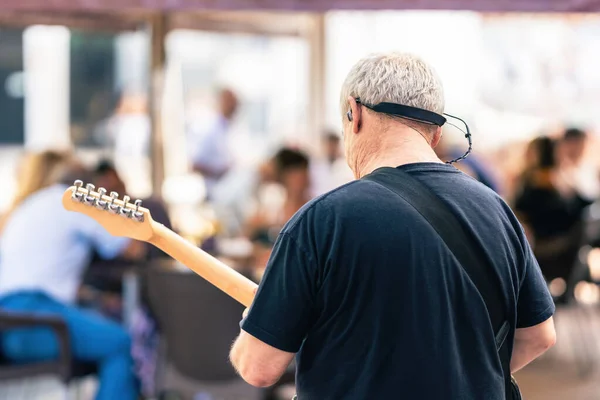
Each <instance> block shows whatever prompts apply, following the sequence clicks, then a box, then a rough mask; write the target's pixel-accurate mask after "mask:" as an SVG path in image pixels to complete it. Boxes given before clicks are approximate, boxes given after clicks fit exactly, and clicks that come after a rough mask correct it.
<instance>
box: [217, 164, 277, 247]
mask: <svg viewBox="0 0 600 400" xmlns="http://www.w3.org/2000/svg"><path fill="white" fill-rule="evenodd" d="M275 182H276V176H275V165H274V163H273V159H272V158H269V159H267V160H266V161H264V162H261V163H259V164H258V166H252V167H248V166H246V167H244V168H242V167H241V166H240V167H238V169H237V170H233V171H230V172H229V173H228V174H227V176H226V177H224V179H223V180H222V181H221V182H220V183H219V185H218V186H217V187H216V188H215V191H214V192H213V198H212V200H213V202H212V203H213V204H212V206H213V208H214V210H215V212H216V213H217V218H218V220H219V225H220V234H222V235H224V236H227V237H236V236H243V234H244V229H245V224H246V222H247V221H248V220H249V219H250V218H251V217H252V215H253V213H254V211H255V209H256V208H257V207H258V204H259V203H260V197H261V193H262V189H263V188H264V187H265V185H270V184H273V183H275Z"/></svg>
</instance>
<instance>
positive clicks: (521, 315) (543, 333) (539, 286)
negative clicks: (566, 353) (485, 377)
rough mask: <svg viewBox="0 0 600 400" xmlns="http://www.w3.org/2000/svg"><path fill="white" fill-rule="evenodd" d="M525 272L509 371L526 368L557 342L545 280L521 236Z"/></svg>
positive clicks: (550, 301)
mask: <svg viewBox="0 0 600 400" xmlns="http://www.w3.org/2000/svg"><path fill="white" fill-rule="evenodd" d="M521 240H522V241H523V243H524V264H525V271H524V273H523V277H522V279H521V281H520V288H519V292H518V301H517V325H516V330H515V339H514V345H513V352H512V358H511V362H510V370H511V372H512V373H514V372H516V371H518V370H520V369H521V368H523V367H525V366H526V365H527V364H529V363H530V362H531V361H533V360H535V359H536V358H537V357H539V356H541V355H542V354H544V353H545V352H546V350H548V349H549V348H550V347H552V346H553V345H554V343H556V332H555V331H554V320H553V318H552V315H554V311H555V309H556V308H555V306H554V301H553V300H552V296H551V295H550V292H549V290H548V285H547V284H546V280H545V279H544V276H543V275H542V271H541V270H540V267H539V265H538V263H537V261H536V259H535V256H534V255H533V251H532V250H531V246H529V243H527V240H526V239H525V238H524V234H523V236H522V237H521Z"/></svg>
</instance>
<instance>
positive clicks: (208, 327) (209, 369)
mask: <svg viewBox="0 0 600 400" xmlns="http://www.w3.org/2000/svg"><path fill="white" fill-rule="evenodd" d="M174 265H176V264H174V263H173V262H170V261H169V262H164V261H163V262H155V263H153V265H152V266H151V267H149V268H148V270H147V272H146V285H147V287H146V292H147V297H148V299H147V301H148V304H149V305H150V309H151V312H152V313H153V314H154V317H155V318H156V321H157V323H158V327H159V330H160V332H161V337H162V341H163V342H164V343H165V345H166V357H165V358H166V360H164V361H165V365H167V366H169V367H172V368H173V369H175V370H176V372H177V373H179V374H181V375H182V376H183V378H184V380H186V379H187V380H188V381H189V380H193V382H194V389H193V391H194V392H196V393H206V397H202V398H203V399H204V398H206V399H215V400H217V399H218V400H251V399H252V400H254V399H260V398H261V397H262V391H261V390H259V389H256V388H254V387H252V386H250V385H248V384H246V383H245V382H243V380H241V378H239V376H238V375H237V373H236V372H235V370H234V368H233V366H232V365H231V364H230V362H229V350H230V348H231V345H232V343H233V341H234V339H235V338H236V337H237V335H238V334H239V330H240V328H239V321H240V319H241V316H242V312H243V311H244V307H243V306H242V305H241V304H239V303H238V302H237V301H235V300H233V299H232V298H230V297H229V296H228V295H226V294H224V293H223V292H221V291H220V290H219V289H217V288H215V287H214V286H212V285H211V284H210V283H208V282H207V281H205V280H204V279H202V278H201V277H199V276H197V275H196V274H194V273H192V272H189V271H187V270H186V271H182V270H181V269H177V268H175V267H174ZM160 369H161V368H159V370H160ZM159 375H162V376H158V377H157V380H158V384H157V386H158V387H159V391H160V390H163V391H164V390H165V389H175V390H178V391H181V392H183V391H184V390H181V389H180V388H177V387H170V386H172V384H169V383H168V382H166V383H165V384H163V383H162V380H164V378H165V377H166V376H167V371H165V372H163V373H159ZM196 383H197V389H196ZM188 386H189V385H188ZM188 391H189V390H188Z"/></svg>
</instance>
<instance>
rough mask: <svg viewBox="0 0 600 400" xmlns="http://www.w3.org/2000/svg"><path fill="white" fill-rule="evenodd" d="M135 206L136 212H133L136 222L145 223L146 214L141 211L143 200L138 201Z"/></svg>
mask: <svg viewBox="0 0 600 400" xmlns="http://www.w3.org/2000/svg"><path fill="white" fill-rule="evenodd" d="M134 204H135V211H134V212H133V217H134V218H135V219H136V220H138V221H140V222H143V221H144V213H143V212H141V211H140V207H141V206H142V200H140V199H137V200H136V201H135V203H134Z"/></svg>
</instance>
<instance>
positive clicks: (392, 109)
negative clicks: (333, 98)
mask: <svg viewBox="0 0 600 400" xmlns="http://www.w3.org/2000/svg"><path fill="white" fill-rule="evenodd" d="M355 100H356V102H357V103H358V104H362V105H363V106H365V107H367V108H368V109H371V110H373V111H375V112H380V113H384V114H389V115H395V116H397V117H402V118H407V119H411V120H414V121H418V122H424V123H426V124H431V125H437V126H442V125H444V124H445V123H446V118H445V117H444V116H442V115H440V114H437V113H434V112H433V111H428V110H424V109H422V108H417V107H411V106H405V105H403V104H396V103H379V104H368V103H363V102H362V101H360V98H359V97H357V98H356V99H355Z"/></svg>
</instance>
